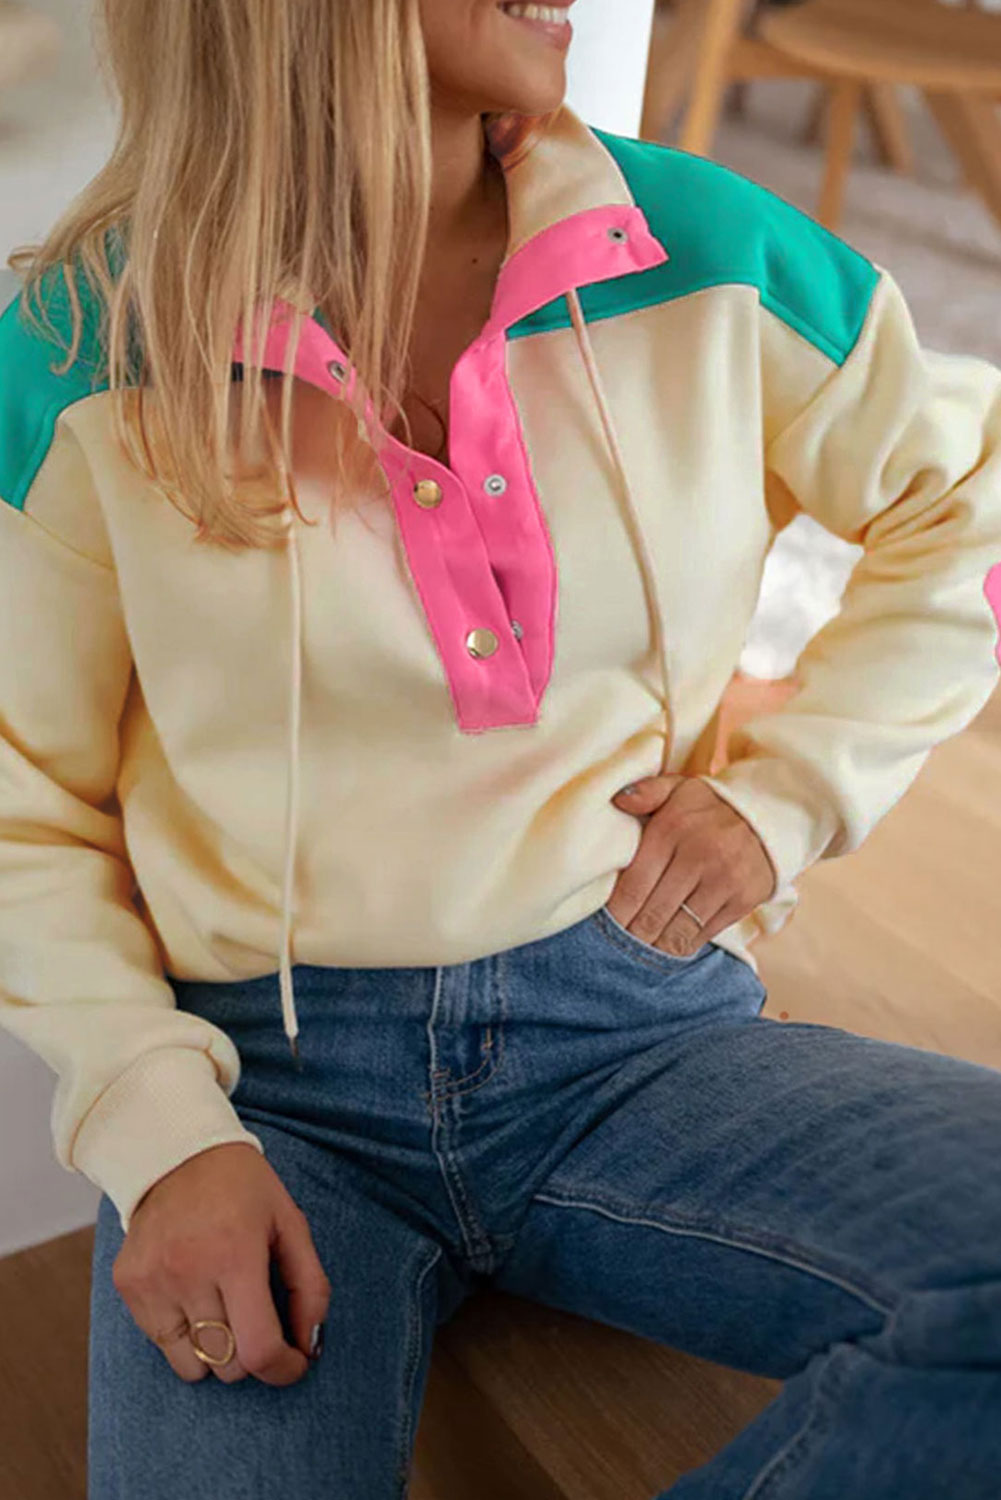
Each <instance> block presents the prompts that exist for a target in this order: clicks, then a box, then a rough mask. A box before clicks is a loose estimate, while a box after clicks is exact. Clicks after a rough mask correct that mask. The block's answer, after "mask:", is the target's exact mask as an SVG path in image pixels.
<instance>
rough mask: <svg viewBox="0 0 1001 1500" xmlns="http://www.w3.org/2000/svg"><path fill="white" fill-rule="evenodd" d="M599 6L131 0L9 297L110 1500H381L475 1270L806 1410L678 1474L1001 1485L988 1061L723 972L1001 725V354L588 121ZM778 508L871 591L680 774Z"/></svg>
mask: <svg viewBox="0 0 1001 1500" xmlns="http://www.w3.org/2000/svg"><path fill="white" fill-rule="evenodd" d="M563 14H564V10H563V9H562V8H560V7H548V8H545V9H543V10H541V11H540V10H538V8H535V7H523V6H520V7H518V6H516V7H507V8H505V7H504V6H498V5H497V4H496V0H337V3H330V0H282V3H278V0H216V3H215V4H214V5H213V6H210V7H209V6H204V5H201V4H199V3H196V0H171V4H170V5H169V6H165V5H162V4H159V3H157V0H105V4H104V15H105V19H106V27H107V37H108V47H109V51H110V58H111V64H112V71H113V74H114V77H115V78H116V80H117V83H118V86H119V88H120V91H121V96H122V105H123V119H122V132H121V135H120V138H119V141H118V143H117V146H116V149H115V152H114V154H113V156H112V158H111V160H110V161H109V163H108V165H107V166H106V167H105V169H104V170H103V171H102V172H101V173H100V174H99V175H98V177H97V178H96V179H95V181H94V182H93V183H91V184H90V185H89V187H88V188H87V189H86V191H85V192H84V193H83V194H82V195H81V197H80V198H79V199H78V200H77V201H76V202H75V203H74V204H73V205H72V207H71V208H70V210H69V211H68V213H67V214H66V216H65V217H64V219H63V220H62V221H61V222H60V224H59V225H57V226H56V228H55V229H54V230H53V231H52V234H51V235H50V237H49V240H48V241H47V243H46V245H45V246H43V247H41V249H40V250H39V251H38V253H37V254H35V255H32V254H31V253H30V252H26V253H25V254H24V255H22V256H21V257H19V258H18V261H19V268H21V267H23V268H24V269H25V270H27V271H30V272H31V273H32V275H31V276H29V277H28V278H27V280H26V286H25V288H24V296H23V297H22V298H21V299H19V300H18V301H17V302H15V303H12V304H11V305H10V306H9V307H8V309H7V311H6V313H5V314H4V317H3V321H2V324H0V337H2V342H0V351H2V352H0V369H2V371H3V382H2V400H3V422H2V429H0V430H2V431H3V433H4V435H5V437H4V446H3V454H2V458H3V473H2V475H0V494H2V495H3V498H4V500H5V502H6V503H5V504H4V505H2V506H0V518H2V523H3V527H4V534H3V538H2V545H0V570H2V577H0V600H2V609H3V612H4V627H5V640H6V643H7V649H6V650H5V652H4V653H3V656H2V660H3V665H2V667H0V673H2V677H0V702H2V706H3V732H4V738H3V740H2V742H0V748H2V753H3V759H4V775H3V778H2V780H0V799H2V801H0V922H2V931H0V937H2V941H0V993H2V996H3V1007H2V1014H3V1018H4V1023H5V1025H6V1026H7V1027H8V1028H9V1029H10V1030H11V1032H12V1033H13V1034H14V1035H15V1036H18V1037H20V1038H21V1039H22V1040H23V1041H25V1042H26V1043H27V1044H28V1045H29V1046H30V1047H33V1048H34V1049H35V1050H36V1051H37V1052H38V1053H39V1054H40V1055H41V1056H43V1057H44V1058H46V1059H47V1061H48V1062H49V1063H50V1064H51V1065H52V1067H53V1068H54V1069H55V1070H56V1072H57V1073H58V1075H59V1086H58V1089H57V1094H56V1100H55V1104H54V1112H53V1133H54V1142H55V1149H56V1153H57V1155H58V1158H59V1160H60V1161H61V1163H62V1164H63V1165H64V1166H65V1167H67V1168H70V1169H73V1170H77V1171H80V1172H82V1173H84V1174H85V1175H86V1176H88V1177H89V1178H90V1179H91V1180H92V1181H93V1182H95V1183H96V1184H97V1185H98V1186H99V1187H100V1188H101V1189H102V1198H101V1204H100V1211H99V1216H98V1222H97V1230H96V1238H95V1245H94V1263H93V1294H92V1307H91V1351H90V1354H91V1362H90V1380H91V1403H90V1412H91V1415H90V1452H89V1459H90V1485H91V1497H92V1500H118V1497H135V1496H140V1495H141V1496H142V1497H143V1500H159V1497H161V1496H162V1497H167V1496H173V1495H177V1494H183V1495H184V1496H185V1497H186V1500H196V1497H201V1496H209V1495H211V1496H213V1497H220V1496H234V1497H235V1496H240V1497H244V1496H251V1495H253V1496H265V1495H273V1494H279V1493H280V1494H283V1495H295V1496H297V1497H303V1500H305V1497H307V1496H316V1497H320V1496H321V1495H322V1496H327V1495H336V1496H337V1497H338V1500H383V1497H385V1500H389V1497H393V1496H400V1495H402V1494H404V1493H405V1491H406V1482H407V1473H408V1467H409V1463H410V1455H411V1451H412V1444H413V1439H414V1434H415V1430H416V1427H417V1423H418V1416H419V1410H420V1403H421V1397H422V1392H423V1389H424V1382H425V1377H426V1374H427V1369H428V1361H429V1357H430V1352H431V1347H432V1340H433V1335H434V1329H435V1327H436V1325H439V1324H441V1323H442V1322H444V1321H445V1320H446V1319H447V1318H448V1317H450V1316H451V1315H452V1314H453V1313H454V1312H455V1310H456V1309H457V1308H458V1306H459V1305H460V1304H461V1303H462V1301H463V1299H464V1298H465V1297H466V1296H467V1295H469V1293H470V1292H471V1291H472V1290H474V1289H475V1287H477V1286H479V1285H482V1284H484V1283H486V1282H490V1283H492V1284H494V1285H497V1286H500V1287H503V1288H505V1289H507V1290H509V1291H513V1292H516V1293H518V1294H521V1295H524V1296H528V1297H534V1298H536V1299H538V1300H540V1301H543V1302H548V1303H550V1304H552V1305H554V1306H558V1307H563V1308H569V1309H571V1310H573V1311H576V1312H578V1313H581V1314H583V1315H585V1316H588V1317H592V1318H596V1319H603V1320H605V1321H607V1322H609V1323H612V1324H615V1325H616V1326H619V1327H623V1328H628V1329H633V1330H635V1331H637V1332H639V1333H641V1334H644V1335H645V1336H647V1337H651V1338H655V1339H660V1340H663V1341H664V1342H666V1343H669V1344H671V1345H674V1346H676V1347H678V1348H682V1349H688V1350H692V1351H694V1352H695V1353H697V1354H700V1355H703V1356H706V1357H708V1358H710V1359H714V1360H717V1361H720V1362H722V1363H727V1364H731V1365H734V1366H736V1367H738V1368H741V1369H746V1370H755V1371H760V1372H762V1373H763V1374H766V1375H769V1376H772V1377H778V1378H782V1379H784V1380H785V1385H784V1386H783V1389H782V1392H781V1394H780V1395H779V1396H778V1398H777V1399H776V1400H775V1401H774V1402H773V1403H772V1405H771V1406H769V1407H768V1408H767V1410H765V1411H764V1412H763V1413H762V1414H761V1416H760V1417H759V1418H758V1419H757V1420H756V1421H755V1422H753V1423H752V1424H751V1425H750V1426H749V1427H748V1428H747V1429H746V1430H745V1431H744V1432H743V1433H742V1434H741V1435H740V1436H739V1437H738V1438H737V1440H736V1441H735V1442H734V1443H732V1444H730V1445H729V1446H728V1447H727V1448H726V1449H725V1450H724V1451H723V1452H721V1453H720V1454H719V1455H717V1457H716V1458H715V1459H714V1460H713V1461H712V1462H711V1463H709V1464H708V1465H706V1466H704V1467H703V1468H701V1469H699V1470H697V1471H693V1472H691V1473H689V1474H687V1475H685V1476H683V1477H682V1478H681V1479H680V1480H679V1481H678V1483H677V1484H676V1485H675V1486H674V1487H673V1488H671V1490H670V1491H669V1493H670V1494H671V1496H672V1497H675V1496H684V1497H685V1500H694V1497H696V1496H698V1497H703V1496H705V1497H708V1496H712V1497H713V1500H730V1497H733V1500H737V1497H749V1496H751V1495H754V1496H755V1500H764V1497H765V1496H766V1495H767V1496H768V1497H769V1500H772V1497H774V1500H807V1497H809V1500H827V1497H833V1496H838V1497H839V1500H840V1497H841V1496H842V1495H843V1494H844V1493H845V1492H846V1491H848V1490H850V1489H852V1488H854V1490H855V1491H856V1492H857V1493H860V1494H865V1496H866V1500H884V1497H886V1500H889V1497H893V1500H897V1497H899V1496H900V1495H902V1494H907V1495H908V1496H910V1497H913V1500H917V1497H921V1500H932V1497H939V1496H942V1497H945V1496H948V1497H949V1500H955V1497H957V1496H960V1495H962V1496H963V1497H965V1500H975V1497H981V1496H982V1497H986V1496H987V1495H988V1493H993V1492H994V1491H993V1486H994V1484H995V1474H996V1472H997V1468H998V1464H999V1461H1001V1423H999V1422H998V1421H997V1420H996V1417H997V1415H998V1412H999V1410H1001V1278H999V1270H1001V1175H999V1164H998V1162H999V1156H998V1151H997V1142H998V1132H999V1129H1001V1078H999V1076H998V1074H997V1073H996V1072H995V1071H993V1070H991V1069H988V1068H983V1067H975V1066H973V1065H971V1064H969V1063H965V1062H961V1061H957V1060H954V1059H951V1058H947V1057H943V1056H937V1055H934V1054H930V1053H925V1052H922V1051H918V1050H914V1049H909V1048H904V1047H899V1046H891V1045H888V1044H885V1043H882V1042H876V1041H873V1040H868V1039H865V1038H862V1037H858V1036H854V1035H852V1034H849V1033H846V1032H843V1031H839V1030H837V1029H835V1028H830V1027H823V1026H812V1025H788V1026H783V1025H780V1024H778V1023H775V1022H772V1021H769V1020H766V1019H765V1018H764V1017H762V1016H761V1014H760V1012H761V1007H762V1004H763V1002H764V1000H765V998H766V994H765V988H764V986H763V984H762V983H761V981H760V979H759V977H758V973H757V966H756V963H755V960H754V957H753V955H752V954H751V952H750V951H749V945H750V943H751V941H752V939H753V938H754V937H755V936H757V935H760V933H761V932H762V931H775V930H776V929H777V928H778V927H779V926H781V925H782V923H783V922H784V921H785V920H786V919H787V917H788V915H789V913H790V911H791V910H792V908H793V907H794V905H795V901H796V893H795V889H794V887H793V882H794V880H795V878H796V877H797V876H798V875H799V874H800V873H801V872H802V870H803V869H805V868H806V867H807V866H808V865H809V864H811V863H813V862H815V861H816V860H818V859H820V858H829V857H834V856H837V855H839V854H845V853H848V852H850V851H851V850H853V849H855V848H857V847H858V845H859V844H860V843H861V842H862V840H863V839H864V838H865V836H866V835H867V833H868V832H869V831H870V830H871V828H872V827H873V826H874V825H875V824H876V823H877V822H878V821H879V819H880V818H881V817H882V816H883V815H884V814H885V813H886V812H887V811H888V810H889V808H890V807H891V806H892V805H893V804H894V803H895V802H896V801H897V800H898V799H899V797H900V796H901V795H902V794H903V793H904V791H905V790H906V789H907V787H908V786H909V785H910V783H911V782H912V781H913V779H914V777H915V776H916V774H917V772H918V770H919V769H920V767H921V765H922V763H923V762H924V760H925V758H926V757H927V755H928V754H929V753H930V751H931V749H932V748H933V747H934V746H935V745H936V744H938V743H939V742H941V741H942V740H943V739H945V738H947V737H948V736H950V735H952V734H955V733H957V732H958V731H960V730H961V729H962V728H963V727H965V725H966V724H967V723H969V721H970V720H971V719H972V718H973V717H974V716H975V715H976V713H977V712H978V711H979V710H980V708H981V707H982V706H983V704H984V703H985V702H986V700H987V699H988V697H989V696H990V694H991V692H992V691H993V689H994V687H995V686H996V684H997V680H998V667H997V660H996V657H995V647H996V622H995V619H994V615H993V612H992V608H991V605H990V603H989V598H990V586H989V583H988V574H989V570H990V569H991V567H992V565H993V564H994V563H995V561H996V560H997V558H998V557H999V556H1001V372H998V371H997V370H995V369H993V368H992V367H990V366H989V365H987V364H985V363H983V362H982V361H978V360H974V359H957V358H947V357H945V356H942V355H938V354H935V353H932V352H929V351H924V350H922V349H921V348H920V346H919V344H918V343H917V340H916V337H915V333H914V328H913V325H912V323H911V321H910V318H909V315H908V312H907V309H906V306H905V305H904V302H903V299H902V297H901V295H900V292H899V289H898V288H897V286H896V284H895V283H894V281H893V280H892V278H891V277H890V276H889V275H888V274H887V273H886V272H885V271H882V270H881V269H880V268H878V267H876V266H873V265H872V264H871V263H870V262H869V261H867V260H866V259H865V258H864V257H863V256H861V255H859V254H858V253H857V252H855V251H854V250H853V249H851V248H850V247H849V246H847V245H846V244H845V243H844V242H843V241H841V240H838V239H836V238H835V237H833V236H831V235H829V234H827V233H826V232H825V231H823V230H822V229H821V228H819V227H818V226H817V225H816V224H815V223H813V222H812V221H811V220H809V219H808V218H806V217H805V216H804V215H802V214H799V213H798V212H796V211H795V210H794V209H792V208H791V207H789V206H788V205H786V204H784V203H783V202H781V201H780V200H779V199H777V198H774V197H773V196H771V195H770V194H768V193H766V192H765V191H764V190H762V189H760V188H758V187H757V186H755V185H754V184H752V183H749V182H747V181H746V180H745V179H743V178H740V177H738V176H736V175H735V174H733V173H730V172H726V171H724V170H723V169H722V168H720V167H718V166H715V165H713V164H712V163H709V162H706V161H702V160H700V159H698V158H695V157H687V156H685V155H684V154H683V153H680V152H675V151H671V150H668V149H665V148H663V147H659V146H653V145H649V144H644V143H640V142H636V141H631V140H628V139H625V138H622V137H616V136H613V135H609V134H607V133H604V132H597V131H591V130H589V129H588V128H587V127H586V126H585V125H584V123H583V122H582V121H581V120H579V119H578V118H577V117H576V116H575V115H574V114H573V112H572V111H570V110H569V109H567V108H565V107H563V105H562V98H563V90H564V82H565V76H564V68H565V59H566V52H567V45H568V40H569V35H570V32H569V27H568V26H567V25H566V24H565V22H563V21H562V20H560V19H559V17H561V16H562V15H563ZM32 287H34V290H35V293H37V294H38V295H37V296H35V297H33V296H32V295H31V291H32ZM36 302H37V304H38V305H37V308H36V307H35V303H36ZM33 309H34V310H33ZM105 312H106V313H107V314H108V316H107V318H105V317H104V316H103V315H104V313H105ZM50 329H51V332H50V331H49V330H50ZM56 337H58V338H59V339H61V340H62V343H63V345H64V347H66V348H68V349H69V354H68V356H67V358H66V360H64V361H63V363H62V364H61V365H60V364H59V363H58V362H57V360H56V359H55V358H54V354H55V352H56V345H55V344H54V342H53V339H55V338H56ZM74 340H75V342H74ZM105 350H107V351H108V353H107V361H106V367H105V366H104V365H102V364H101V362H100V359H99V357H98V356H99V354H101V353H102V352H103V351H105ZM264 371H266V372H267V378H265V377H264V375H263V374H262V372H264ZM800 509H803V510H806V511H808V512H809V513H811V514H813V515H814V516H815V517H816V518H817V519H818V520H819V521H821V522H822V523H823V524H824V525H825V526H828V527H829V528H830V529H831V530H833V531H835V532H837V534H839V535H840V536H842V537H844V538H846V539H847V540H849V541H852V542H855V543H856V544H861V545H863V546H864V547H865V556H864V559H863V561H862V562H861V563H860V564H859V566H858V568H857V569H856V572H855V574H854V575H853V578H852V581H851V583H850V585H849V589H848V592H847V594H846V598H845V603H844V607H843V609H842V612H841V614H840V615H839V616H838V618H837V619H836V620H834V621H832V622H830V624H829V625H828V626H827V627H825V629H824V630H822V631H821V632H820V633H819V634H818V636H817V637H816V638H815V639H814V641H812V642H811V643H810V645H809V647H808V648H807V650H806V651H805V652H804V653H803V655H802V656H801V658H800V661H799V663H798V664H797V665H798V680H799V684H800V690H799V691H798V693H797V694H796V695H795V696H794V697H793V698H792V699H790V701H788V702H787V703H785V704H784V705H783V706H782V707H781V708H780V709H779V710H778V711H777V712H772V713H769V714H767V715H759V716H758V717H756V718H754V719H751V720H750V721H749V722H748V723H747V724H746V725H745V726H744V727H743V728H741V729H739V730H737V731H735V732H733V733H732V734H730V736H729V739H728V743H727V749H728V758H729V763H728V764H727V765H726V766H725V767H724V768H723V769H722V770H720V771H719V774H718V775H713V774H709V773H708V771H707V766H708V764H709V761H710V759H711V756H712V750H713V745H714V741H715V736H716V731H717V728H718V723H717V719H718V710H719V705H720V700H721V697H722V695H723V693H724V690H725V688H726V685H727V683H728V681H729V680H730V678H731V676H732V674H733V671H734V667H735V665H736V662H737V659H738V656H739V651H740V647H741V642H742V639H743V635H744V632H745V630H746V627H747V623H748V620H749V619H750V616H751V614H752V612H753V609H754V606H755V601H756V598H757V590H758V584H759V581H760V575H761V568H762V565H763V560H764V557H765V554H766V552H767V549H768V546H769V545H770V542H771V540H772V539H773V537H774V535H775V533H776V532H777V530H778V529H780V527H781V526H782V525H784V524H786V523H787V522H788V520H789V519H790V518H791V517H792V516H793V515H794V514H796V513H798V512H799V510H800ZM195 543H197V544H198V545H195ZM557 565H558V572H557ZM29 654H30V667H29V665H28V657H29ZM628 783H635V787H634V789H633V790H630V789H629V787H628V786H627V784H628ZM280 1021H281V1022H283V1026H280V1024H279V1023H280ZM324 1328H325V1337H323V1330H324ZM321 1347H322V1349H323V1353H322V1357H319V1355H320V1349H321ZM248 1377H249V1378H248ZM230 1386H234V1387H236V1388H235V1389H234V1390H232V1391H230V1390H229V1389H228V1387H230Z"/></svg>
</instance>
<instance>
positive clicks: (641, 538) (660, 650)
mask: <svg viewBox="0 0 1001 1500" xmlns="http://www.w3.org/2000/svg"><path fill="white" fill-rule="evenodd" d="M567 303H568V305H569V308H570V319H571V322H572V324H573V328H574V332H575V334H576V338H577V347H578V349H579V350H580V354H581V358H582V359H583V361H584V366H585V368H586V370H587V375H588V380H589V381H590V384H591V390H592V391H593V393H594V399H595V402H596V404H597V407H598V411H599V413H600V415H601V422H602V426H603V428H604V432H605V438H606V441H607V443H608V447H609V451H610V453H611V455H612V461H613V463H614V465H615V470H616V473H617V474H618V477H619V481H620V483H621V485H622V490H623V494H624V496H625V500H626V504H627V506H628V508H629V513H630V516H631V519H632V526H633V534H634V535H633V540H634V545H635V547H636V551H637V554H638V556H639V560H640V567H641V570H642V573H643V578H644V583H645V586H646V590H647V601H648V605H649V608H650V615H651V620H652V624H653V633H654V642H655V645H656V650H657V658H658V662H659V665H660V676H661V685H662V688H663V707H664V714H665V734H664V745H663V751H662V755H661V766H660V774H661V775H663V774H664V773H665V772H666V770H667V763H668V759H669V756H670V745H671V735H670V696H669V688H668V669H667V647H666V643H665V640H664V624H663V621H664V613H663V610H662V609H661V607H660V594H659V590H658V588H657V577H656V570H655V568H654V566H653V560H652V558H651V556H650V549H649V546H648V544H647V540H646V536H645V535H644V532H643V528H642V526H641V525H640V520H639V514H638V511H637V507H636V502H635V499H634V497H633V492H632V487H631V486H630V483H629V477H628V475H627V473H626V466H625V463H624V462H623V459H622V452H621V449H620V447H619V442H618V438H617V436H616V433H615V424H614V423H613V421H612V416H611V412H610V410H609V406H608V401H607V398H606V396H605V392H604V388H603V386H602V382H601V376H600V375H599V374H598V365H597V361H596V359H595V357H594V349H593V348H592V345H591V340H590V337H589V335H588V332H587V324H586V322H585V320H584V315H583V312H582V310H581V305H580V298H579V296H578V295H577V291H576V289H572V290H571V291H570V292H568V293H567ZM288 552H289V559H290V562H291V581H292V588H291V605H292V608H291V619H292V691H291V703H290V711H289V747H288V781H287V788H288V791H287V802H286V818H285V877H284V884H283V892H282V931H281V958H280V967H279V984H280V988H281V1000H282V1017H283V1020H284V1024H285V1035H286V1036H287V1037H288V1041H289V1048H290V1050H291V1053H292V1057H293V1058H294V1060H295V1063H296V1066H297V1067H299V1068H301V1067H302V1062H301V1059H300V1056H299V1047H298V1043H297V1040H296V1038H297V1037H298V1035H299V1021H298V1017H297V1015H296V1009H295V990H294V987H293V983H292V909H293V895H294V876H295V856H296V847H297V842H298V831H299V741H300V728H301V718H302V578H301V570H300V562H299V549H298V544H297V541H296V527H295V522H294V519H293V520H292V522H291V523H290V525H289V531H288Z"/></svg>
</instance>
